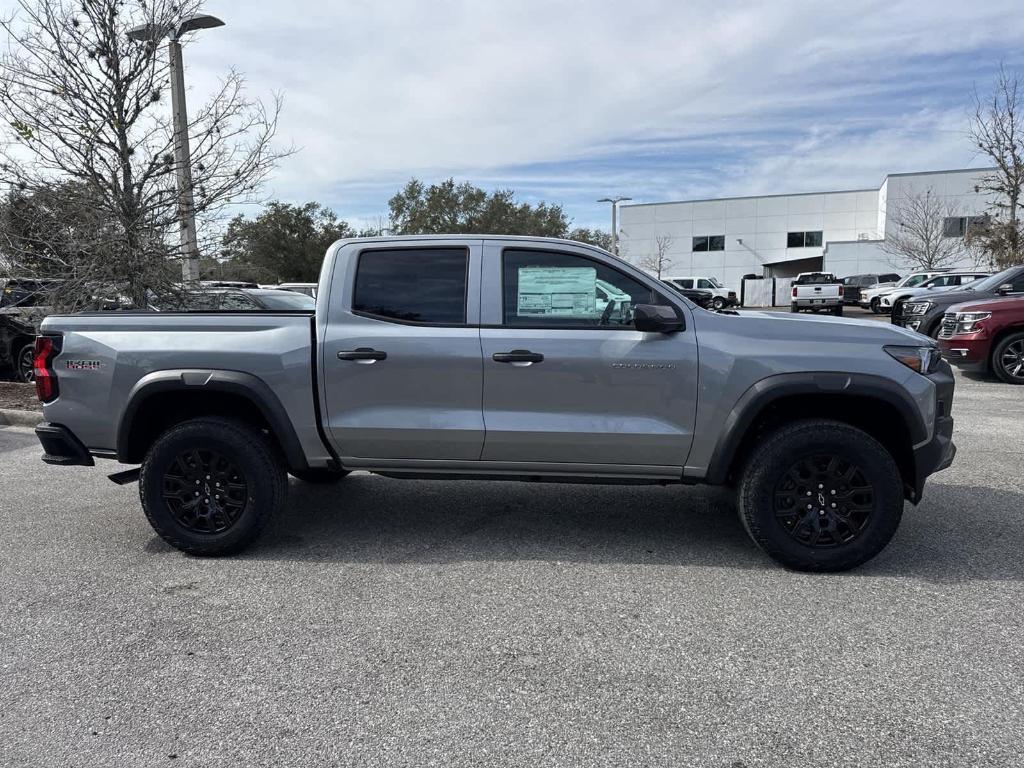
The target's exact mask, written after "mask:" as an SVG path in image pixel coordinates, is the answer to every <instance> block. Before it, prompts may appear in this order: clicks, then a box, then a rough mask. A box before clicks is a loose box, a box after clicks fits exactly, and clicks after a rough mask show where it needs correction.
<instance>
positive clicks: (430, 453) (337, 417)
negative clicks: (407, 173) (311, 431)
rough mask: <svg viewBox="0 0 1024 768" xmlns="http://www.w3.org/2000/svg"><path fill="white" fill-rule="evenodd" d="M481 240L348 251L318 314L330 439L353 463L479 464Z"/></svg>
mask: <svg viewBox="0 0 1024 768" xmlns="http://www.w3.org/2000/svg"><path fill="white" fill-rule="evenodd" d="M480 259H481V244H480V240H474V239H460V238H452V239H430V240H424V241H422V242H421V243H416V242H415V241H411V242H406V243H403V244H401V245H395V244H388V243H386V242H379V243H374V242H372V241H371V242H355V243H348V244H345V245H342V246H341V247H340V249H339V251H338V252H337V253H336V254H335V255H334V262H333V264H334V267H333V271H332V273H331V277H330V283H329V286H328V287H327V290H326V291H321V292H320V296H319V306H318V309H317V320H318V322H317V325H318V332H319V333H320V334H321V336H322V338H320V339H319V344H320V347H321V349H320V353H319V360H320V363H321V364H320V370H319V371H318V376H319V381H320V386H321V387H322V388H323V394H324V397H323V400H324V403H325V406H326V408H325V413H323V414H322V417H323V420H324V423H325V426H326V429H327V432H328V435H329V438H330V439H331V440H332V442H333V443H334V447H335V449H336V450H337V452H338V455H339V456H340V457H341V459H342V462H343V463H344V464H345V466H349V467H358V466H360V465H366V466H370V465H372V466H380V465H381V462H382V460H405V459H416V460H431V459H436V460H445V461H476V460H478V459H479V458H480V452H481V450H482V448H483V442H484V421H483V408H482V391H483V373H482V370H481V352H480V328H479V323H480Z"/></svg>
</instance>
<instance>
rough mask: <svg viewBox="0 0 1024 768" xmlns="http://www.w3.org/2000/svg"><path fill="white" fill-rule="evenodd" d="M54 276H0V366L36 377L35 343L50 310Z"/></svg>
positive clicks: (25, 376)
mask: <svg viewBox="0 0 1024 768" xmlns="http://www.w3.org/2000/svg"><path fill="white" fill-rule="evenodd" d="M53 284H54V282H53V281H52V280H38V279H35V278H15V277H8V278H2V279H0V368H5V369H7V370H9V371H10V372H11V373H12V375H13V376H14V378H15V379H16V380H17V381H32V345H33V343H34V341H35V337H36V333H37V332H38V330H39V323H40V322H42V319H43V316H44V315H45V314H46V312H47V310H48V307H47V304H48V303H49V296H50V289H51V288H52V287H53Z"/></svg>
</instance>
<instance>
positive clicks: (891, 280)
mask: <svg viewBox="0 0 1024 768" xmlns="http://www.w3.org/2000/svg"><path fill="white" fill-rule="evenodd" d="M899 279H900V276H899V275H897V274H895V273H888V274H881V275H879V274H871V275H850V276H849V277H844V278H843V280H842V282H843V286H844V288H845V290H844V291H843V304H845V305H847V306H850V305H853V304H859V303H860V292H861V291H862V290H864V289H865V288H876V287H878V286H880V285H881V286H887V285H895V284H896V283H897V282H898V281H899Z"/></svg>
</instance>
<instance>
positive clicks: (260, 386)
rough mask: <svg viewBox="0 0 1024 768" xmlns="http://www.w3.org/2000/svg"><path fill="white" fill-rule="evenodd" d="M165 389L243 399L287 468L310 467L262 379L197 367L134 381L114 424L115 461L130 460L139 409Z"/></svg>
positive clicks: (155, 373) (284, 412)
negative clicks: (267, 427) (254, 410)
mask: <svg viewBox="0 0 1024 768" xmlns="http://www.w3.org/2000/svg"><path fill="white" fill-rule="evenodd" d="M165 392H223V393H227V394H232V395H237V396H240V397H243V398H245V399H246V400H248V401H249V402H250V403H252V404H253V405H254V406H255V407H256V408H257V409H258V410H259V412H260V414H261V415H262V416H263V418H264V419H265V420H266V422H267V424H269V425H270V429H271V431H272V432H273V434H274V436H275V437H276V438H277V440H278V442H279V444H280V446H281V450H282V451H283V452H284V456H285V459H286V460H287V462H288V468H289V469H308V468H309V464H308V462H307V461H306V455H305V453H303V451H302V443H301V442H299V436H298V435H297V434H296V432H295V427H294V426H293V425H292V422H291V420H290V419H289V418H288V412H287V411H286V410H285V408H284V406H283V405H281V401H280V400H279V399H278V398H277V395H275V394H274V391H273V390H272V389H271V388H270V387H269V386H268V385H267V383H266V382H265V381H263V380H262V379H260V378H258V377H256V376H253V375H252V374H251V373H243V372H242V371H223V370H216V369H213V370H211V369H198V368H188V369H175V370H164V371H154V372H153V373H149V374H146V375H145V376H143V377H142V378H141V379H139V380H138V382H136V383H135V386H133V387H132V389H131V391H130V392H129V393H128V398H127V400H126V402H125V407H124V409H123V410H122V411H121V421H120V423H119V424H118V427H117V459H118V461H121V462H124V463H131V462H130V461H129V457H128V438H129V436H130V435H131V432H132V426H133V424H134V422H135V418H136V415H137V414H138V412H139V409H140V408H141V407H142V406H143V405H144V404H145V402H146V401H147V400H149V399H150V398H151V397H152V396H154V395H158V394H162V393H165Z"/></svg>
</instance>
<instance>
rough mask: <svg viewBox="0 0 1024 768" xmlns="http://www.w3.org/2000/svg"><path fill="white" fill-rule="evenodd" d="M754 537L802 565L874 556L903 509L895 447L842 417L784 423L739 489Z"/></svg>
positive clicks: (825, 566) (843, 566)
mask: <svg viewBox="0 0 1024 768" xmlns="http://www.w3.org/2000/svg"><path fill="white" fill-rule="evenodd" d="M738 502H739V505H738V506H739V514H740V520H741V521H742V522H743V525H744V527H745V528H746V530H747V533H748V534H750V537H751V538H752V539H753V540H754V542H755V543H756V544H757V545H758V546H759V547H761V549H763V550H764V551H765V552H766V553H767V554H768V555H769V556H770V557H772V558H773V559H774V560H776V561H777V562H779V563H781V564H782V565H784V566H786V567H788V568H793V569H795V570H799V571H845V570H848V569H850V568H855V567H856V566H858V565H860V564H862V563H864V562H866V561H868V560H870V559H871V558H872V557H874V556H875V555H877V554H878V553H879V552H881V551H882V549H884V548H885V546H886V545H887V544H888V543H889V541H890V540H891V539H892V537H893V535H894V534H895V533H896V529H897V528H898V527H899V524H900V519H901V517H902V516H903V482H902V480H901V478H900V473H899V470H898V469H897V467H896V463H895V461H893V458H892V456H891V455H890V454H889V452H888V451H887V450H886V449H885V448H884V447H883V446H882V445H881V444H880V443H879V442H878V441H877V440H875V439H874V438H873V437H871V436H870V435H868V434H867V433H865V432H863V431H861V430H859V429H856V428H854V427H851V426H848V425H846V424H843V423H840V422H836V421H826V420H806V421H799V422H796V423H794V424H791V425H789V426H786V427H782V428H780V429H778V430H777V431H775V432H774V433H772V434H770V435H769V436H768V437H767V439H765V440H763V441H762V442H761V443H760V445H759V447H758V448H757V449H756V450H755V451H754V452H753V454H752V455H751V456H750V457H749V459H748V461H747V464H746V469H745V470H744V472H743V476H742V478H741V480H740V484H739V489H738Z"/></svg>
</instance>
